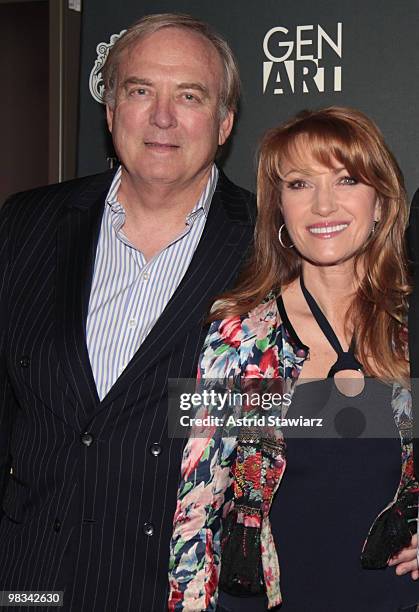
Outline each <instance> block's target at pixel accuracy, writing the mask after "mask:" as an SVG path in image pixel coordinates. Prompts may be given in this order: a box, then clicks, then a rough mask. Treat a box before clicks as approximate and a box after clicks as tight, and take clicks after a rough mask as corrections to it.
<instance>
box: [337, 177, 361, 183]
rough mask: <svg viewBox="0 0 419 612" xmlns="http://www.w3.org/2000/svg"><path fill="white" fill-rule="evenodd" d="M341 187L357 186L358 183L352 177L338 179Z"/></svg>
mask: <svg viewBox="0 0 419 612" xmlns="http://www.w3.org/2000/svg"><path fill="white" fill-rule="evenodd" d="M340 182H341V183H342V185H357V184H358V181H357V180H356V178H354V177H353V176H343V177H342V178H341V179H340Z"/></svg>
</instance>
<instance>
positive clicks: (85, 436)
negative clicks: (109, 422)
mask: <svg viewBox="0 0 419 612" xmlns="http://www.w3.org/2000/svg"><path fill="white" fill-rule="evenodd" d="M80 438H81V441H82V443H83V444H84V445H85V446H90V445H91V443H92V442H93V436H92V434H90V433H88V432H87V431H85V432H84V433H82V434H81V436H80Z"/></svg>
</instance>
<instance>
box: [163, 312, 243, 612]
mask: <svg viewBox="0 0 419 612" xmlns="http://www.w3.org/2000/svg"><path fill="white" fill-rule="evenodd" d="M220 327H221V333H220ZM223 331H226V330H223V328H222V322H220V321H215V322H214V323H213V324H212V325H211V328H210V330H209V333H208V336H207V338H206V341H205V344H204V347H203V354H206V355H207V356H208V355H210V357H209V359H207V360H205V361H204V360H202V359H201V361H200V364H199V369H198V387H201V388H203V387H204V386H205V380H206V379H211V380H213V379H214V380H215V379H217V378H218V377H220V378H223V379H225V378H229V377H234V376H235V375H236V374H237V373H238V372H239V355H238V351H237V345H238V342H237V343H234V342H232V343H231V344H226V343H225V342H224V339H223V336H222V332H223ZM236 331H237V332H238V330H236ZM205 414H206V410H205V408H202V409H201V410H199V411H198V415H199V416H205ZM204 433H205V437H203V436H202V432H198V431H196V430H195V431H192V434H191V436H190V438H189V441H188V443H187V444H186V447H185V450H184V453H183V460H182V467H181V481H180V485H179V489H178V501H177V507H176V512H175V517H174V521H173V525H174V530H173V535H172V540H171V543H170V565H169V582H170V597H169V610H170V611H175V610H176V611H177V610H188V611H193V612H199V611H200V610H215V608H216V592H217V584H218V576H219V571H220V538H221V527H222V525H221V517H222V516H225V515H226V514H227V513H228V511H229V509H230V504H231V495H230V496H229V497H230V499H228V493H229V492H231V487H230V484H231V477H230V469H231V466H232V462H233V460H234V456H235V449H236V439H235V438H226V437H221V432H220V431H219V430H218V431H217V430H216V428H210V429H208V428H207V429H206V430H205V432H204Z"/></svg>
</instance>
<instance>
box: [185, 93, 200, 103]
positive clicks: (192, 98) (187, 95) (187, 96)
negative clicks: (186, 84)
mask: <svg viewBox="0 0 419 612" xmlns="http://www.w3.org/2000/svg"><path fill="white" fill-rule="evenodd" d="M183 96H184V98H185V100H187V101H188V102H199V98H198V97H197V96H196V95H195V94H191V93H184V94H183Z"/></svg>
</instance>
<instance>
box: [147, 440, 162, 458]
mask: <svg viewBox="0 0 419 612" xmlns="http://www.w3.org/2000/svg"><path fill="white" fill-rule="evenodd" d="M161 451H162V448H161V446H160V444H159V443H158V442H153V444H152V445H151V446H150V453H151V454H152V455H154V456H155V457H158V456H159V455H160V453H161Z"/></svg>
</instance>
